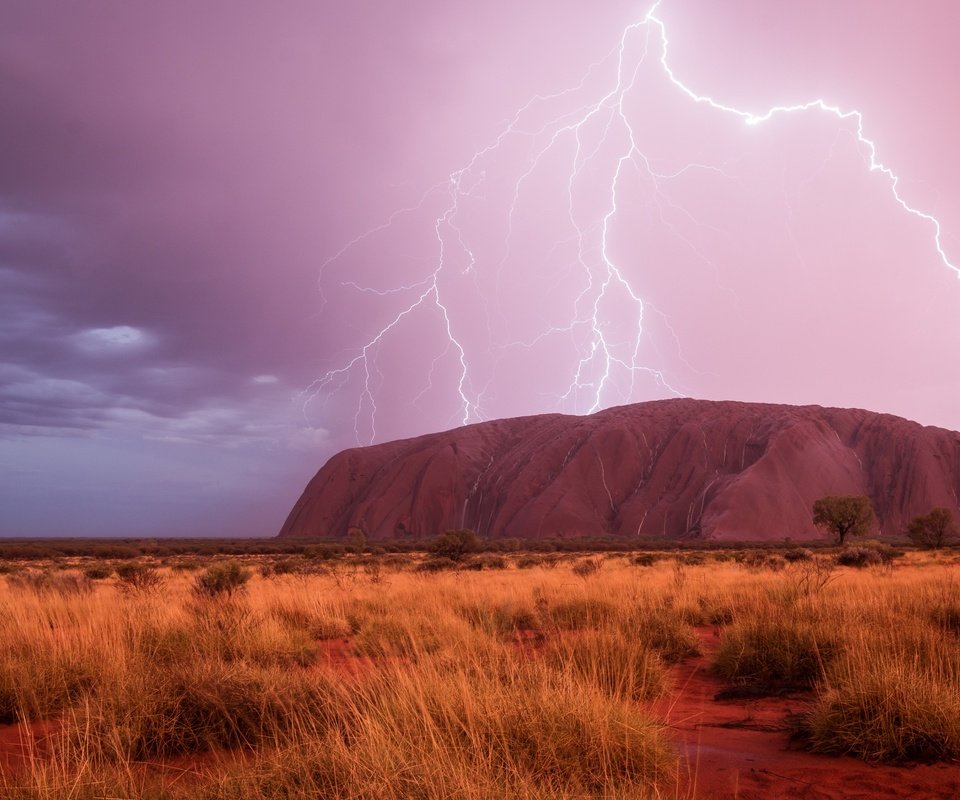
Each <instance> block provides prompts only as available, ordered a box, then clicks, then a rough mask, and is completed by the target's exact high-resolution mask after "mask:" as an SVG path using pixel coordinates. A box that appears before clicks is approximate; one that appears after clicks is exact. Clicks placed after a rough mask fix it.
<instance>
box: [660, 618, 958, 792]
mask: <svg viewBox="0 0 960 800" xmlns="http://www.w3.org/2000/svg"><path fill="white" fill-rule="evenodd" d="M698 634H699V635H700V639H701V642H702V645H703V651H704V654H703V655H701V656H698V657H697V658H693V659H689V660H687V661H685V662H684V663H682V664H680V665H678V666H677V667H674V669H673V673H674V675H673V677H674V679H675V681H676V689H675V691H674V693H673V694H672V695H671V696H670V697H668V698H665V699H664V700H662V701H658V702H657V703H655V704H654V707H653V710H654V712H655V713H656V714H657V715H658V716H660V717H661V718H662V719H664V720H665V721H666V722H667V724H668V726H669V730H670V732H671V734H672V735H673V737H674V740H675V741H676V743H677V746H678V748H679V750H680V752H681V754H683V756H684V757H685V759H686V768H685V771H686V775H687V784H688V787H689V789H690V790H691V794H692V795H693V796H694V797H695V798H698V800H728V799H731V798H738V800H768V799H769V798H797V799H798V800H799V799H800V798H802V799H803V800H838V799H839V798H844V799H846V798H863V800H869V799H870V798H886V797H890V798H893V797H896V798H960V764H933V765H923V764H919V765H906V766H885V765H884V766H874V765H871V764H865V763H864V762H862V761H858V760H856V759H853V758H838V757H833V756H823V755H815V754H812V753H807V752H805V751H803V750H801V749H798V746H797V745H796V744H795V743H793V742H791V740H790V733H789V726H788V723H787V720H788V718H789V717H790V715H791V714H796V713H799V712H801V711H803V710H804V709H805V708H806V707H808V706H809V704H810V703H811V702H812V701H813V697H812V695H794V696H790V697H785V698H784V697H771V698H761V699H750V700H743V699H738V700H723V701H718V700H715V699H714V698H715V696H716V695H717V694H718V693H719V692H721V691H722V690H723V689H725V688H726V684H725V683H724V682H723V681H722V680H720V679H719V678H716V677H714V676H713V675H711V674H710V672H709V671H708V668H707V667H708V663H709V657H710V654H711V653H712V652H713V650H714V649H715V648H716V647H717V645H718V643H719V639H718V637H717V635H716V632H715V631H714V630H713V629H710V628H705V629H700V630H698Z"/></svg>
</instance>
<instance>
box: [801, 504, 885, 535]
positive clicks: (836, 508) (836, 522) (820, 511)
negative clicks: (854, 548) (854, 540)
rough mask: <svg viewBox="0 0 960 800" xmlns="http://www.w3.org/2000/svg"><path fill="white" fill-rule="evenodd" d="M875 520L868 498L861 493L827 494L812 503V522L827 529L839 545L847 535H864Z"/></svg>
mask: <svg viewBox="0 0 960 800" xmlns="http://www.w3.org/2000/svg"><path fill="white" fill-rule="evenodd" d="M875 521H876V516H875V515H874V513H873V506H872V505H871V504H870V498H869V497H864V496H863V495H859V496H858V495H841V496H835V495H829V496H827V497H821V498H820V499H819V500H817V501H816V502H815V503H814V504H813V524H814V525H816V526H817V527H818V528H824V529H825V530H827V531H829V532H830V533H831V534H832V535H833V536H835V537H837V543H838V544H841V545H842V544H843V543H844V541H845V540H846V538H847V537H848V536H865V535H866V534H867V533H868V532H869V531H870V528H871V527H873V524H874V522H875Z"/></svg>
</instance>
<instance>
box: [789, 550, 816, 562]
mask: <svg viewBox="0 0 960 800" xmlns="http://www.w3.org/2000/svg"><path fill="white" fill-rule="evenodd" d="M783 557H784V559H785V560H786V561H789V562H790V563H791V564H795V563H796V562H798V561H809V560H810V559H811V558H813V551H812V550H808V549H807V548H805V547H792V548H790V549H789V550H787V551H786V552H785V553H784V554H783Z"/></svg>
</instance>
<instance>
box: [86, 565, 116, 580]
mask: <svg viewBox="0 0 960 800" xmlns="http://www.w3.org/2000/svg"><path fill="white" fill-rule="evenodd" d="M83 575H84V577H86V578H89V579H90V580H92V581H102V580H105V579H107V578H109V577H110V576H111V575H113V567H108V566H107V565H106V564H95V565H94V566H92V567H87V568H86V569H85V570H84V571H83Z"/></svg>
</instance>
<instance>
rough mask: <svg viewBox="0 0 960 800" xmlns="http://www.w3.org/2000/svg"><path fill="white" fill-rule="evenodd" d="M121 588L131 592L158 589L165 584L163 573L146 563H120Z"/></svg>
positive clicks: (119, 578)
mask: <svg viewBox="0 0 960 800" xmlns="http://www.w3.org/2000/svg"><path fill="white" fill-rule="evenodd" d="M117 579H118V580H119V581H120V588H121V589H123V590H125V591H130V592H151V591H156V590H157V589H159V588H160V587H161V586H163V584H164V579H163V575H161V574H160V572H159V571H158V570H156V569H154V568H153V567H148V566H146V565H145V564H135V563H129V564H120V565H118V566H117Z"/></svg>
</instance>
